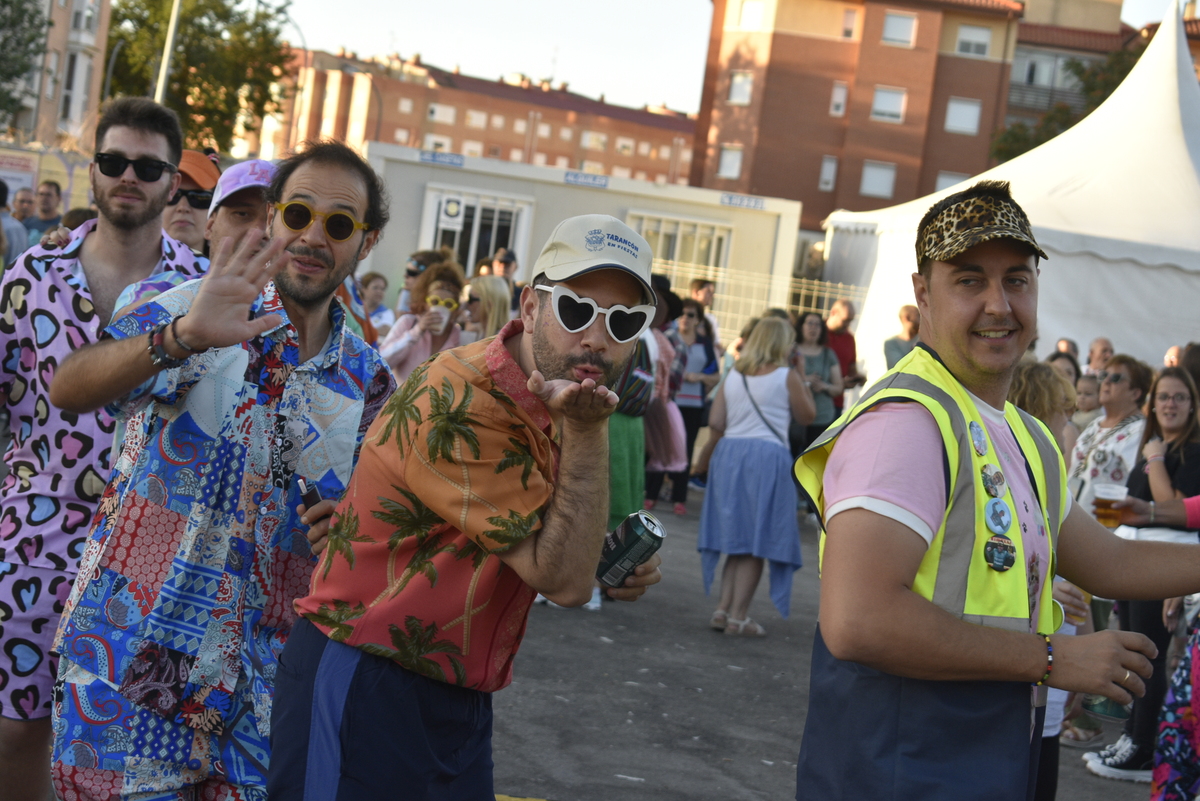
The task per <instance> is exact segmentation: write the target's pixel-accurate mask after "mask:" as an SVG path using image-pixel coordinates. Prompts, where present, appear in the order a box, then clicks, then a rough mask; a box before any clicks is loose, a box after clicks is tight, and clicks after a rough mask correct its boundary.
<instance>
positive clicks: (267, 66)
mask: <svg viewBox="0 0 1200 801" xmlns="http://www.w3.org/2000/svg"><path fill="white" fill-rule="evenodd" d="M4 1H5V0H0V2H4ZM283 10H284V6H279V7H275V6H271V5H270V4H268V3H256V4H254V5H253V6H249V5H248V6H247V7H245V8H240V7H239V6H238V4H237V3H236V2H235V0H183V5H182V7H181V8H180V14H179V25H178V28H177V30H176V34H175V50H174V53H173V55H172V56H171V72H170V74H169V75H168V77H167V89H166V92H165V93H164V95H163V102H164V103H165V104H166V105H167V106H169V107H170V108H172V109H174V110H175V112H176V113H177V114H178V115H179V120H180V123H181V124H182V125H183V132H184V137H185V140H186V142H187V146H188V147H193V148H197V149H199V148H202V147H205V146H212V147H216V148H217V149H218V150H228V149H229V147H230V144H231V143H232V141H233V137H234V134H235V133H236V132H237V130H238V128H239V127H243V128H245V129H253V128H254V127H256V126H257V122H258V121H259V120H261V119H262V118H263V117H264V116H266V115H267V114H270V113H272V112H274V111H275V110H276V109H277V108H278V105H279V101H280V99H281V98H280V96H279V93H280V89H279V83H278V82H279V79H280V78H281V77H282V76H283V74H284V71H285V69H286V66H287V63H288V61H289V60H290V59H291V57H292V54H291V50H290V49H289V48H288V46H287V45H286V44H284V42H283V41H282V39H281V38H280V31H281V28H282V25H283V22H284V20H285V19H286V15H285V14H284V13H283ZM170 18H171V2H170V0H117V2H114V3H113V16H112V24H111V25H110V26H109V33H108V48H109V52H110V53H111V52H112V49H113V48H114V47H115V46H116V44H117V42H119V41H122V40H123V41H124V42H125V44H124V46H123V47H122V48H121V50H120V52H119V53H118V54H117V61H116V65H115V67H114V69H113V81H112V85H113V94H124V95H151V94H153V93H154V84H155V82H156V81H157V79H158V70H159V64H160V63H161V59H162V49H163V44H164V41H165V37H166V34H167V26H168V24H169V22H170Z"/></svg>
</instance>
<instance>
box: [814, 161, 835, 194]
mask: <svg viewBox="0 0 1200 801" xmlns="http://www.w3.org/2000/svg"><path fill="white" fill-rule="evenodd" d="M837 169H838V157H837V156H822V157H821V174H820V176H819V177H818V178H817V191H818V192H832V191H833V190H834V187H836V186H837Z"/></svg>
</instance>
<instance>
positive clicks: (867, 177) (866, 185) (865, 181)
mask: <svg viewBox="0 0 1200 801" xmlns="http://www.w3.org/2000/svg"><path fill="white" fill-rule="evenodd" d="M895 190H896V165H895V164H892V163H890V162H887V161H870V160H868V161H864V162H863V171H862V182H861V183H860V184H859V185H858V193H859V194H860V195H863V196H865V197H882V198H890V197H891V196H892V194H893V193H894V192H895Z"/></svg>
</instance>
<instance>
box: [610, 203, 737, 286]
mask: <svg viewBox="0 0 1200 801" xmlns="http://www.w3.org/2000/svg"><path fill="white" fill-rule="evenodd" d="M625 224H626V225H628V226H629V227H630V228H632V229H633V230H635V231H637V232H638V233H639V234H640V235H641V236H642V238H643V239H645V240H646V241H647V242H648V243H649V244H650V247H651V249H652V251H653V253H652V255H653V257H654V258H655V259H662V260H665V261H675V262H682V263H685V264H695V265H699V266H701V267H712V268H715V269H717V270H724V269H725V268H726V267H728V266H729V253H730V250H731V248H730V245H731V244H732V242H733V226H731V225H730V224H729V223H728V222H722V221H720V220H708V219H704V218H702V217H685V216H677V217H664V216H663V213H662V212H661V211H649V210H643V209H630V210H629V212H628V213H627V214H626V215H625ZM705 239H707V240H708V243H707V248H706V250H707V251H708V252H707V258H705V259H700V258H699V253H698V251H699V250H700V245H701V242H702V241H703V240H705ZM689 242H690V243H691V248H690V252H689V249H688V243H689ZM718 283H719V282H718Z"/></svg>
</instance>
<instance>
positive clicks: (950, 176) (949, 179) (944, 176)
mask: <svg viewBox="0 0 1200 801" xmlns="http://www.w3.org/2000/svg"><path fill="white" fill-rule="evenodd" d="M970 177H971V176H969V175H967V174H966V173H965V172H947V171H946V170H939V171H938V174H937V188H936V191H938V192H941V191H942V190H943V189H949V188H950V187H952V186H954V185H955V184H960V183H962V182H963V181H965V180H967V179H968V178H970Z"/></svg>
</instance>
